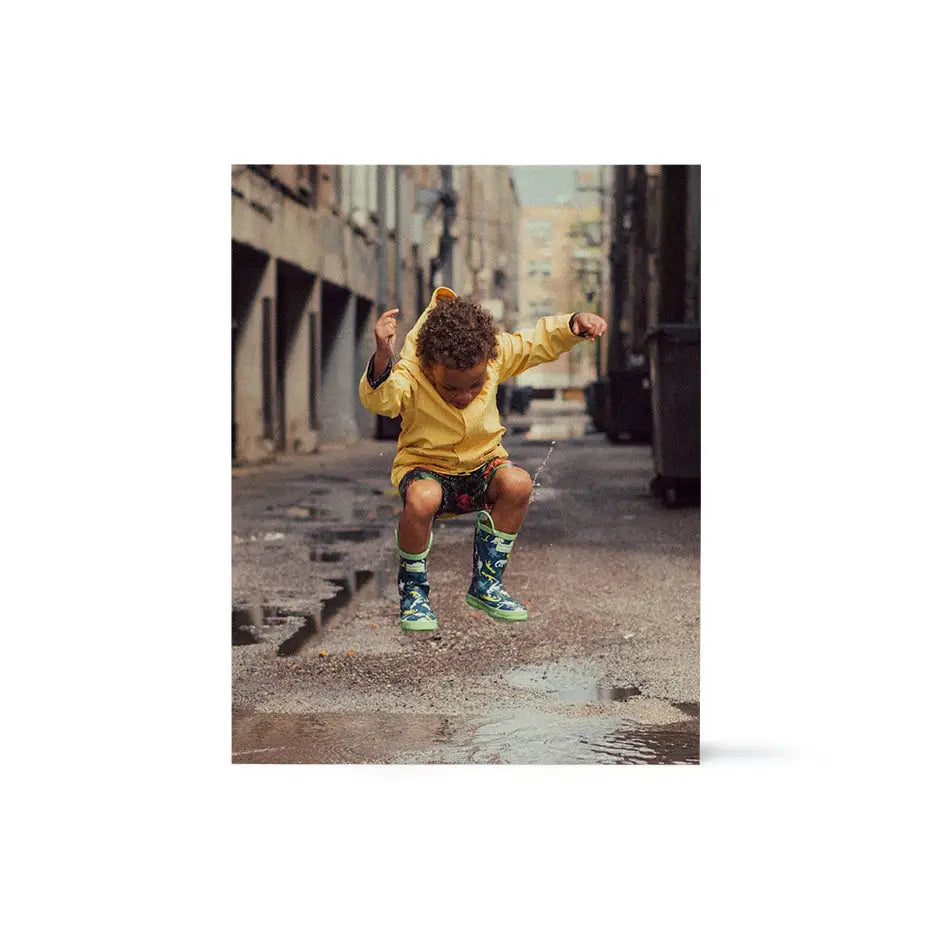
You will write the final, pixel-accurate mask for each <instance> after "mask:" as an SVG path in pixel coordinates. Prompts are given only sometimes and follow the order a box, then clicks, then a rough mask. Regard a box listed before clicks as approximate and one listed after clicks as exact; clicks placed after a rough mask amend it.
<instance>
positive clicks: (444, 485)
mask: <svg viewBox="0 0 938 938" xmlns="http://www.w3.org/2000/svg"><path fill="white" fill-rule="evenodd" d="M511 464H512V463H511V460H510V459H493V460H491V461H490V462H487V463H486V464H485V465H484V466H481V467H480V468H478V469H476V470H475V471H474V472H470V473H469V474H468V475H460V476H448V475H442V474H441V473H439V472H433V470H431V469H423V468H421V467H420V466H418V467H417V468H416V469H411V470H410V472H408V473H407V475H405V476H404V478H403V479H401V484H400V485H399V486H398V491H399V492H400V493H401V500H402V501H403V502H404V504H405V505H406V504H407V489H408V487H409V486H410V484H411V482H414V481H416V480H417V479H433V481H434V482H436V483H438V484H439V486H440V488H441V489H443V501H442V502H441V503H440V507H439V508H438V509H437V511H436V515H435V516H434V517H436V518H439V517H440V515H464V514H467V513H469V512H470V511H481V510H482V509H483V508H485V509H490V508H491V507H492V506H491V505H490V504H488V502H486V499H485V494H486V491H487V490H488V487H489V482H491V481H492V476H494V475H495V470H496V469H498V468H500V467H501V466H510V465H511Z"/></svg>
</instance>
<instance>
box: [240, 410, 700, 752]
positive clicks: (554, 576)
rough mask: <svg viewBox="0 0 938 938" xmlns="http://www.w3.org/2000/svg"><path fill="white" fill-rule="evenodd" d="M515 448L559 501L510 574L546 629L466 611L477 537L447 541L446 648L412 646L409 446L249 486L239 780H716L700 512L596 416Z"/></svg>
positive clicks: (442, 636) (264, 476) (346, 457)
mask: <svg viewBox="0 0 938 938" xmlns="http://www.w3.org/2000/svg"><path fill="white" fill-rule="evenodd" d="M509 430H510V432H509V433H508V434H506V436H505V439H504V442H505V445H506V448H507V449H508V452H509V455H510V457H511V459H512V460H513V461H514V462H515V463H516V464H518V465H521V466H523V467H524V468H525V469H527V470H528V472H529V473H530V474H531V476H532V478H536V483H537V484H536V488H535V490H534V497H533V499H532V502H531V506H530V508H529V511H528V516H527V518H526V520H525V523H524V525H523V527H522V529H521V532H520V535H519V538H518V541H517V545H516V547H515V549H514V551H513V553H512V555H511V561H510V563H509V565H508V568H507V572H506V575H505V584H506V586H507V588H508V589H509V591H510V592H511V593H512V594H513V595H515V596H517V598H519V599H521V600H522V601H523V602H524V603H525V604H526V605H527V606H528V608H529V610H530V618H529V619H528V620H527V621H526V622H518V623H504V622H497V621H495V620H493V619H490V618H489V617H487V616H485V615H484V614H482V613H480V612H478V611H476V610H474V609H472V608H470V607H469V606H468V605H467V604H466V603H465V599H464V597H465V592H466V587H467V586H468V583H469V576H470V570H471V563H472V535H473V524H474V516H466V517H463V518H458V519H450V520H444V521H439V522H437V524H436V525H435V527H434V545H433V550H432V552H431V554H430V565H429V575H430V584H431V602H432V604H433V607H434V610H435V611H436V613H437V616H438V618H439V622H440V627H439V629H438V630H437V631H436V632H434V633H422V634H415V635H407V634H404V633H402V632H401V631H400V628H399V625H398V619H397V613H398V608H399V607H398V599H397V591H396V585H395V578H396V550H395V546H394V529H395V525H396V519H397V515H398V514H399V512H400V507H401V505H400V499H399V497H398V496H397V494H396V492H395V491H393V490H392V489H391V487H390V485H391V484H390V479H389V471H390V465H391V460H392V458H393V455H394V447H395V444H394V441H380V440H364V441H361V442H359V443H357V444H355V445H353V446H351V447H336V448H334V449H329V450H327V451H324V452H320V453H316V454H313V455H310V456H302V457H301V456H297V457H288V458H283V457H281V459H280V460H279V461H278V463H276V464H269V465H263V466H253V467H238V468H235V469H234V470H233V473H232V475H233V478H232V527H233V530H232V541H233V543H232V576H233V581H232V585H233V593H232V644H231V655H232V761H233V762H238V763H240V762H255V763H257V762H261V763H375V764H384V763H408V764H437V763H457V764H464V763H513V764H548V765H549V764H597V763H608V764H661V763H666V764H695V763H697V762H698V759H699V716H700V707H699V622H700V620H699V592H700V590H699V554H700V551H699V544H700V511H699V507H696V506H685V507H681V508H677V509H669V508H665V507H664V506H663V505H662V504H661V503H660V502H659V501H658V500H657V499H655V498H654V497H653V496H652V495H651V493H650V491H649V482H650V480H651V477H652V475H653V468H652V466H653V463H652V454H651V447H650V446H649V445H647V444H634V445H633V444H630V443H627V442H626V443H610V442H609V441H608V440H607V439H606V437H605V436H604V435H603V434H600V433H596V432H595V431H594V430H593V428H592V424H591V422H590V420H589V418H588V417H587V415H586V414H585V413H584V412H583V410H582V405H577V404H575V403H572V402H565V403H560V402H551V401H535V402H534V403H533V405H532V407H531V410H530V411H529V412H528V414H527V415H525V416H524V417H522V416H519V415H513V416H512V417H511V418H510V420H509Z"/></svg>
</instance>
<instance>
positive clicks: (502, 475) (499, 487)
mask: <svg viewBox="0 0 938 938" xmlns="http://www.w3.org/2000/svg"><path fill="white" fill-rule="evenodd" d="M533 487H534V483H533V482H532V481H531V476H529V475H528V473H527V472H525V471H524V469H522V468H521V467H520V466H512V465H506V466H502V467H500V468H498V469H496V470H495V475H494V476H493V477H492V481H491V482H489V487H488V491H487V493H486V498H487V500H488V503H489V504H490V505H491V506H492V511H491V515H492V523H493V524H494V525H495V527H496V529H497V530H499V531H504V532H505V534H517V533H518V531H519V529H520V528H521V524H522V522H523V521H524V516H525V515H526V514H527V513H528V503H529V502H530V501H531V492H532V490H533Z"/></svg>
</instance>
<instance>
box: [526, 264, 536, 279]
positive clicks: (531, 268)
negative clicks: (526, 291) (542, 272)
mask: <svg viewBox="0 0 938 938" xmlns="http://www.w3.org/2000/svg"><path fill="white" fill-rule="evenodd" d="M536 273H537V261H528V276H529V277H533V276H534V275H535V274H536Z"/></svg>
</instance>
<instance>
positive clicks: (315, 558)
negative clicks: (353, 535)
mask: <svg viewBox="0 0 938 938" xmlns="http://www.w3.org/2000/svg"><path fill="white" fill-rule="evenodd" d="M347 556H348V554H343V553H342V552H341V551H337V550H323V549H322V548H321V547H318V548H317V549H316V550H311V551H310V552H309V559H310V560H312V562H313V563H338V562H339V561H340V560H344V559H345V558H346V557H347Z"/></svg>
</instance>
